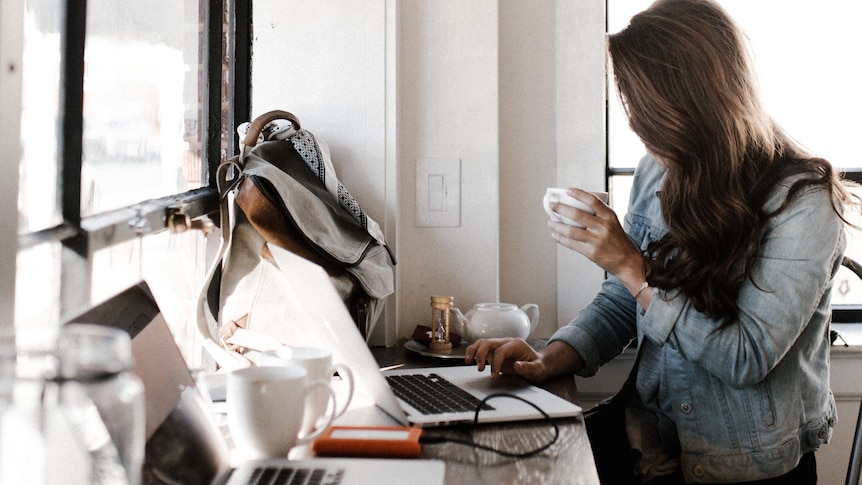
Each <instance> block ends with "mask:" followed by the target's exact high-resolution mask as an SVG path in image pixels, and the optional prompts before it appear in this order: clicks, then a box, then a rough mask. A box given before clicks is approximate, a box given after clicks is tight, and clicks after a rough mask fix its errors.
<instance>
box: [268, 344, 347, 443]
mask: <svg viewBox="0 0 862 485" xmlns="http://www.w3.org/2000/svg"><path fill="white" fill-rule="evenodd" d="M258 364H259V365H261V366H270V365H294V366H299V367H302V368H304V369H305V370H306V372H307V373H308V381H309V382H325V383H327V384H328V385H329V386H330V387H331V388H332V390H333V392H334V394H335V399H334V401H332V403H333V404H332V407H333V408H334V411H333V417H334V418H338V417H339V416H341V415H342V414H344V411H346V410H347V406H349V405H350V401H351V399H353V382H354V381H353V372H351V371H350V369H349V368H348V367H347V366H346V365H343V364H338V365H332V351H330V350H329V349H326V348H323V347H286V346H285V347H282V348H280V349H278V350H268V351H266V352H263V353H261V355H260V358H259V359H258ZM336 372H337V373H338V375H339V376H340V377H341V381H333V379H332V376H333V375H334V374H335V373H336ZM309 401H311V402H310V404H309V408H308V412H307V413H306V416H305V419H304V420H303V423H302V430H303V431H304V432H306V433H307V432H310V431H311V430H312V429H314V428H315V427H316V426H317V424H318V422H319V421H320V420H321V419H324V418H325V417H326V416H327V414H328V413H327V408H329V406H330V400H329V399H328V396H326V395H324V394H323V393H317V394H315V395H314V396H310V397H309Z"/></svg>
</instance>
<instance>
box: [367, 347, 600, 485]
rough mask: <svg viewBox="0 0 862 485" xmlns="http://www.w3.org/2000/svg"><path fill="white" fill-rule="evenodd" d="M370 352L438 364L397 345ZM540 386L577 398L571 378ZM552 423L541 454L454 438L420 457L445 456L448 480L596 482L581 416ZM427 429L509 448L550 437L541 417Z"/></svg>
mask: <svg viewBox="0 0 862 485" xmlns="http://www.w3.org/2000/svg"><path fill="white" fill-rule="evenodd" d="M372 353H373V354H374V357H375V359H377V362H378V363H379V364H380V365H381V366H389V365H395V364H402V363H403V364H405V365H406V366H408V367H428V366H435V365H437V366H439V365H441V364H440V362H439V361H437V360H430V359H426V358H423V357H421V356H415V355H413V354H411V353H408V352H405V351H404V350H403V349H401V348H383V347H375V348H372ZM542 387H544V388H545V389H548V390H549V391H551V392H553V393H555V394H557V395H558V396H561V397H563V398H565V399H568V400H569V401H572V402H575V403H577V402H578V397H577V396H578V394H577V387H576V385H575V380H574V377H569V378H560V379H556V380H554V381H552V382H549V383H547V384H544V385H543V386H542ZM557 424H558V426H559V429H560V437H559V439H558V440H557V442H556V443H555V444H554V445H553V446H552V447H551V448H550V449H548V450H546V451H545V452H544V453H542V454H540V455H537V456H534V457H531V458H524V459H513V458H505V457H501V456H499V455H497V454H495V453H491V452H487V451H481V450H476V449H473V448H470V447H467V446H464V445H459V444H455V443H444V444H435V445H426V446H424V447H423V451H422V456H421V457H422V458H435V459H441V460H445V461H446V483H447V484H470V485H476V484H483V483H488V484H519V485H522V484H567V485H568V484H571V485H577V484H589V485H598V484H599V479H598V476H597V475H596V469H595V464H594V463H593V455H592V450H591V449H590V443H589V440H588V439H587V431H586V428H584V423H583V419H582V418H572V419H562V420H558V421H557ZM431 432H432V433H433V434H434V435H438V434H444V435H448V436H455V437H458V438H460V439H466V440H472V441H474V442H478V443H482V444H485V445H489V446H493V447H495V448H501V449H505V450H508V451H511V452H519V451H528V450H531V449H535V448H537V447H539V446H541V445H542V444H544V443H546V442H547V441H548V440H549V439H550V438H551V437H553V429H552V428H551V427H550V426H549V425H548V423H546V422H527V423H509V424H493V425H481V426H479V427H477V428H476V429H474V430H473V432H472V433H470V432H468V431H465V430H463V429H461V428H454V427H447V428H438V429H434V430H433V431H431Z"/></svg>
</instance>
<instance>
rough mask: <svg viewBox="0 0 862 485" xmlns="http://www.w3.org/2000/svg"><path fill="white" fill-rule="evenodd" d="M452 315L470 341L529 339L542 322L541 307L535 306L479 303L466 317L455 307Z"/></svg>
mask: <svg viewBox="0 0 862 485" xmlns="http://www.w3.org/2000/svg"><path fill="white" fill-rule="evenodd" d="M528 313H529V314H530V316H527V314H528ZM452 314H453V315H454V316H455V319H456V320H457V322H458V326H459V327H460V328H461V336H462V337H464V338H465V339H466V340H467V341H470V342H472V341H474V340H476V339H480V338H496V337H519V338H527V337H528V336H529V335H530V332H532V331H533V330H534V329H535V328H536V324H538V323H539V306H538V305H536V304H535V303H528V304H526V305H524V306H522V307H520V308H518V306H517V305H514V304H512V303H477V304H476V305H474V306H473V308H471V309H470V310H469V311H468V312H467V314H466V315H464V314H463V313H461V310H459V309H457V308H452Z"/></svg>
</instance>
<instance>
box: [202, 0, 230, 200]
mask: <svg viewBox="0 0 862 485" xmlns="http://www.w3.org/2000/svg"><path fill="white" fill-rule="evenodd" d="M225 1H230V0H209V2H208V4H204V5H205V7H204V8H205V9H206V11H205V12H204V15H203V17H204V29H205V32H206V33H207V34H206V35H204V36H203V42H204V43H205V45H204V46H203V52H205V56H206V57H205V59H204V62H205V63H206V65H205V67H204V73H203V75H204V76H205V78H204V80H203V83H202V85H203V92H202V96H203V102H202V109H203V116H202V117H201V119H202V120H203V123H204V124H205V126H204V129H205V130H206V131H205V135H204V136H205V137H206V138H205V148H204V157H205V158H204V159H205V160H206V162H205V163H204V164H203V166H202V167H201V170H203V171H204V173H203V177H202V178H201V180H207V181H208V182H207V185H209V186H210V187H215V186H216V169H217V168H218V164H219V162H220V160H221V157H222V146H221V134H222V132H223V130H225V128H226V127H225V126H223V125H222V123H223V120H224V119H225V116H224V113H222V109H223V108H222V86H223V83H224V79H223V76H222V66H223V64H224V56H225V55H226V53H225V45H224V39H225V35H226V34H227V33H226V32H225V28H224V26H225V15H224V12H225Z"/></svg>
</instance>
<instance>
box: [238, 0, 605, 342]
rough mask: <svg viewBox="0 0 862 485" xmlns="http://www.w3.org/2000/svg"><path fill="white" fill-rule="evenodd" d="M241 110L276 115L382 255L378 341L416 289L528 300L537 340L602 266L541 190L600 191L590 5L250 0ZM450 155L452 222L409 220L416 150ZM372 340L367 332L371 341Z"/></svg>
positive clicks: (573, 306)
mask: <svg viewBox="0 0 862 485" xmlns="http://www.w3.org/2000/svg"><path fill="white" fill-rule="evenodd" d="M254 15H255V19H254V39H255V45H254V57H253V65H254V68H253V73H252V80H253V81H252V82H253V97H252V105H253V111H254V114H259V113H261V112H264V111H268V110H270V109H276V108H278V109H287V110H289V111H292V112H294V113H295V114H296V115H297V116H299V118H300V120H301V121H302V122H303V124H304V126H305V127H307V128H308V129H309V130H311V131H312V132H313V133H315V134H316V135H317V136H318V137H320V138H323V139H325V140H326V141H327V142H329V144H330V145H331V146H332V148H333V162H334V163H335V164H336V168H337V170H338V173H339V177H340V178H341V179H342V181H343V182H344V183H345V185H346V186H347V187H348V189H349V190H350V191H351V192H352V193H353V194H354V195H355V196H356V197H357V199H358V200H359V201H360V203H362V205H363V206H364V207H365V209H366V210H367V211H368V212H369V214H370V215H371V216H372V217H373V218H375V219H376V220H377V221H378V222H380V223H381V224H382V225H383V226H384V230H385V232H386V236H387V240H388V241H389V242H390V244H392V245H393V247H394V248H395V252H396V255H397V257H398V265H397V266H396V278H397V282H396V286H397V290H396V295H395V296H394V297H393V298H392V299H391V300H390V303H389V304H388V305H387V310H388V311H387V315H386V323H387V325H386V327H387V329H388V330H389V332H388V333H387V335H386V339H385V340H386V342H387V343H388V344H394V343H395V341H396V339H397V337H399V336H406V335H409V334H410V333H411V331H412V329H413V328H414V326H415V325H417V324H427V322H426V320H427V319H428V313H429V311H428V307H429V299H430V296H431V295H432V294H447V295H450V296H454V297H455V302H456V305H457V306H459V307H461V308H462V309H465V310H466V309H468V308H469V307H470V306H472V305H473V304H475V303H477V302H480V301H506V302H511V303H518V304H524V303H528V302H533V303H537V304H538V305H539V307H540V308H541V310H542V312H541V313H542V318H541V322H540V329H539V330H538V331H537V332H536V335H539V336H548V335H550V333H551V332H552V331H553V330H554V329H556V328H557V326H559V325H561V324H565V323H566V322H568V320H569V319H570V318H571V317H572V316H574V314H575V312H576V311H577V310H578V309H580V308H581V307H582V306H584V305H585V304H586V303H587V302H588V301H589V300H590V299H591V297H592V295H593V294H594V292H595V290H596V289H597V287H598V284H599V283H600V281H601V279H602V276H603V275H602V273H601V272H600V271H598V270H596V269H595V267H593V265H592V264H591V263H589V262H588V261H586V260H585V259H584V258H582V257H580V256H578V255H575V254H572V253H570V252H568V251H563V250H558V249H556V248H555V245H554V244H553V242H552V241H551V239H550V237H549V235H548V230H547V228H546V226H545V218H546V216H544V214H543V212H542V209H541V202H540V200H541V197H542V194H543V192H544V189H545V187H547V186H552V185H553V186H566V185H580V186H582V187H585V188H588V189H594V190H596V189H599V190H603V189H604V160H605V157H604V146H605V141H604V140H605V136H604V99H605V98H604V96H605V94H604V80H605V74H604V69H605V68H604V50H603V49H604V44H603V42H604V40H603V39H604V2H603V1H601V0H588V1H580V2H566V1H563V0H560V1H557V2H553V1H544V2H514V1H505V0H503V1H500V0H474V1H470V2H463V1H460V0H433V1H431V0H410V1H400V2H398V1H394V0H389V1H386V0H364V1H350V0H325V1H312V0H294V1H290V2H284V1H281V0H258V1H256V2H255V8H254ZM453 158H454V159H458V160H460V166H461V173H460V177H461V187H460V198H461V206H460V211H461V217H460V225H459V226H458V227H417V224H416V201H415V178H416V168H415V165H416V160H417V159H438V160H439V159H453ZM378 338H379V339H381V340H382V339H383V336H382V335H378Z"/></svg>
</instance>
